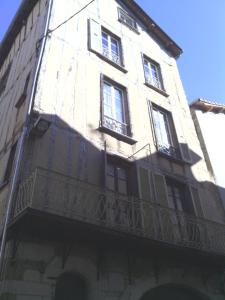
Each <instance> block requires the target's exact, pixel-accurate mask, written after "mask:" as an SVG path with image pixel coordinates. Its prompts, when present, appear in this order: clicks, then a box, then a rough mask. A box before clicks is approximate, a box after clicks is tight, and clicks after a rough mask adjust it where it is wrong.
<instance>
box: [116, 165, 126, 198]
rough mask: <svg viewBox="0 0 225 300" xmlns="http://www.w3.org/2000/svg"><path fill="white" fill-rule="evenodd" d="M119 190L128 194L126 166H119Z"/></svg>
mask: <svg viewBox="0 0 225 300" xmlns="http://www.w3.org/2000/svg"><path fill="white" fill-rule="evenodd" d="M117 180H118V192H119V193H122V194H127V171H126V170H125V169H124V168H121V167H117Z"/></svg>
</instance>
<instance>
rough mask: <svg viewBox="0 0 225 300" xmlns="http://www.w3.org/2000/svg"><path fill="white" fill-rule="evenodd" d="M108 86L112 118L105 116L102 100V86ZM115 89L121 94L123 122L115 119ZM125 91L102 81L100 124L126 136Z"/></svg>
mask: <svg viewBox="0 0 225 300" xmlns="http://www.w3.org/2000/svg"><path fill="white" fill-rule="evenodd" d="M105 85H108V86H110V95H111V103H112V116H108V115H106V114H105V98H104V86H105ZM115 89H117V90H119V91H120V92H121V96H122V99H121V102H122V114H123V122H121V121H119V120H117V119H116V101H115ZM125 93H126V92H125V90H124V89H123V88H120V87H119V86H117V85H116V84H114V83H111V82H110V81H108V80H106V79H103V83H102V95H103V97H102V98H103V99H102V124H103V126H104V127H106V128H109V129H111V130H113V131H115V132H117V133H119V134H123V135H128V123H127V120H126V106H125V101H126V95H125Z"/></svg>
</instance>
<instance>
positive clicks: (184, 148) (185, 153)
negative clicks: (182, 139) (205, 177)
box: [179, 143, 192, 163]
mask: <svg viewBox="0 0 225 300" xmlns="http://www.w3.org/2000/svg"><path fill="white" fill-rule="evenodd" d="M179 146H180V152H181V155H182V158H183V160H184V161H186V162H188V163H191V162H192V158H191V153H190V150H189V147H188V145H187V144H186V143H179Z"/></svg>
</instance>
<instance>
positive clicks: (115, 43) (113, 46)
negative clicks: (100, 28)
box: [111, 38, 119, 56]
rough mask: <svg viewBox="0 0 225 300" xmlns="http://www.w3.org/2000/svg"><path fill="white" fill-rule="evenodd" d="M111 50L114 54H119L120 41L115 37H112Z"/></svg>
mask: <svg viewBox="0 0 225 300" xmlns="http://www.w3.org/2000/svg"><path fill="white" fill-rule="evenodd" d="M111 51H112V53H113V54H115V55H118V56H119V44H118V41H116V40H115V39H113V38H111Z"/></svg>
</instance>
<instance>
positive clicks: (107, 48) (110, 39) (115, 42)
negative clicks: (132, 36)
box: [102, 30, 122, 65]
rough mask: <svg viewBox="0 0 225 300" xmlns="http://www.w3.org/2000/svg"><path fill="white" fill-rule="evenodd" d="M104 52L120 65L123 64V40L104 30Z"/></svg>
mask: <svg viewBox="0 0 225 300" xmlns="http://www.w3.org/2000/svg"><path fill="white" fill-rule="evenodd" d="M102 54H103V55H104V56H105V57H106V58H108V59H110V60H111V61H113V62H114V63H116V64H118V65H122V56H121V42H120V40H119V39H118V38H116V37H114V36H112V35H111V34H109V33H107V32H105V31H104V30H102Z"/></svg>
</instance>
